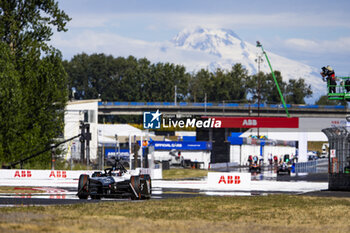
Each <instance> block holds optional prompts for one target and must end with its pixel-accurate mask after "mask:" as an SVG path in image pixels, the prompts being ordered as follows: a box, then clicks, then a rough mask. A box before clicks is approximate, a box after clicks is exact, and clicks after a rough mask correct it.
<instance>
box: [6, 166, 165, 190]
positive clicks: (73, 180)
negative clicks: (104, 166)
mask: <svg viewBox="0 0 350 233" xmlns="http://www.w3.org/2000/svg"><path fill="white" fill-rule="evenodd" d="M140 170H142V171H140ZM94 172H95V171H65V170H25V169H24V170H21V169H18V170H16V169H0V186H17V185H20V186H56V187H77V185H78V179H79V176H80V175H81V174H88V175H90V176H91V175H92V173H94ZM140 172H142V173H143V174H150V175H151V178H152V179H161V178H162V172H161V169H137V170H135V171H132V173H134V174H135V175H136V174H140Z"/></svg>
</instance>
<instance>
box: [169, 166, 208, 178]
mask: <svg viewBox="0 0 350 233" xmlns="http://www.w3.org/2000/svg"><path fill="white" fill-rule="evenodd" d="M207 175H208V170H201V169H190V168H172V169H169V170H163V179H165V180H171V179H186V178H198V177H204V176H207Z"/></svg>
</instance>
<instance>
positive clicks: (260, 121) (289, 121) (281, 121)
mask: <svg viewBox="0 0 350 233" xmlns="http://www.w3.org/2000/svg"><path fill="white" fill-rule="evenodd" d="M215 120H216V121H221V128H299V118H297V117H289V118H287V117H215Z"/></svg>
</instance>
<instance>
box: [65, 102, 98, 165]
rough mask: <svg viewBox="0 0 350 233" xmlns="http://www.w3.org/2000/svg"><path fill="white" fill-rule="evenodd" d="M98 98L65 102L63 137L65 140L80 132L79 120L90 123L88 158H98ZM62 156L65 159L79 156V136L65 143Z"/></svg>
mask: <svg viewBox="0 0 350 233" xmlns="http://www.w3.org/2000/svg"><path fill="white" fill-rule="evenodd" d="M98 101H100V100H98V99H93V100H74V101H69V102H68V103H67V106H66V109H65V116H64V123H65V126H64V139H65V140H67V139H69V138H72V137H74V136H77V135H79V134H80V133H81V130H80V122H81V121H83V122H84V123H87V124H90V133H91V141H90V160H95V159H97V158H98V155H97V149H98V142H97V140H98V133H97V122H98ZM65 152H66V153H65V154H64V158H65V159H66V160H68V159H70V158H71V157H72V158H73V159H79V158H80V141H79V137H78V138H76V139H74V140H72V141H69V142H67V143H66V144H65Z"/></svg>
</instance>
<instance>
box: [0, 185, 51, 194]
mask: <svg viewBox="0 0 350 233" xmlns="http://www.w3.org/2000/svg"><path fill="white" fill-rule="evenodd" d="M44 192H45V191H43V190H39V189H35V188H33V187H12V186H0V193H44Z"/></svg>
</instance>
